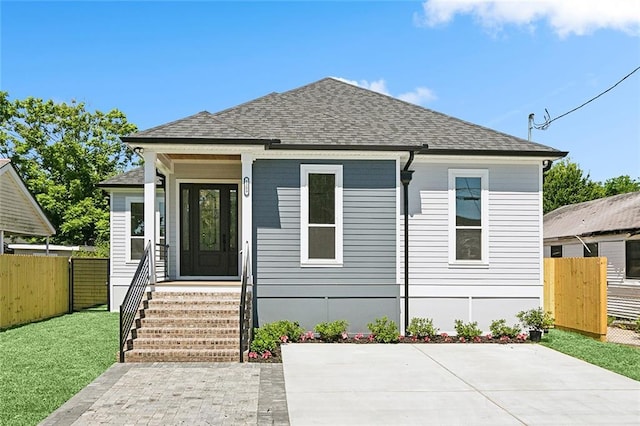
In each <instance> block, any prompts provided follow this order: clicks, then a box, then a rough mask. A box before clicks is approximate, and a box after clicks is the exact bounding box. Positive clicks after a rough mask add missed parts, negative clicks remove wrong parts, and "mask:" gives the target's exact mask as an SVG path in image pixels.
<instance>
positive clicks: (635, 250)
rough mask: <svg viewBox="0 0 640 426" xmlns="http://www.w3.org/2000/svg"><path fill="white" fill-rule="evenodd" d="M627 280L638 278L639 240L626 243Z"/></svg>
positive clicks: (639, 269)
mask: <svg viewBox="0 0 640 426" xmlns="http://www.w3.org/2000/svg"><path fill="white" fill-rule="evenodd" d="M626 248H627V250H626V256H627V278H640V240H634V241H627V242H626Z"/></svg>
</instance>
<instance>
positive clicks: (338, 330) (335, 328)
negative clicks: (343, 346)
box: [314, 320, 349, 342]
mask: <svg viewBox="0 0 640 426" xmlns="http://www.w3.org/2000/svg"><path fill="white" fill-rule="evenodd" d="M348 326H349V323H348V322H347V321H345V320H336V321H332V322H321V323H320V324H317V325H316V326H315V327H314V330H315V331H316V332H317V333H318V334H319V335H320V340H323V341H325V342H336V341H338V340H340V339H341V338H342V333H346V332H347V327H348Z"/></svg>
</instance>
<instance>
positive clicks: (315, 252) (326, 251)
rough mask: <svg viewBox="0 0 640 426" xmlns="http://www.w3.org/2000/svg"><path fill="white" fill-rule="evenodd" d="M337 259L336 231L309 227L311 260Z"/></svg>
mask: <svg viewBox="0 0 640 426" xmlns="http://www.w3.org/2000/svg"><path fill="white" fill-rule="evenodd" d="M335 258H336V229H335V228H334V227H322V228H318V227H312V226H310V227H309V259H335Z"/></svg>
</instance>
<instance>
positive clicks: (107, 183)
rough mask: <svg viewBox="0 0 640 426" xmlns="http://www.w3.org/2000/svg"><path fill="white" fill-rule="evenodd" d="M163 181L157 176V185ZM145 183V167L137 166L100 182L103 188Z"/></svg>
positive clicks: (135, 185) (136, 185)
mask: <svg viewBox="0 0 640 426" xmlns="http://www.w3.org/2000/svg"><path fill="white" fill-rule="evenodd" d="M160 183H161V179H160V178H159V177H156V185H159V184H160ZM143 185H144V167H136V168H135V169H131V170H129V171H127V172H124V173H121V174H119V175H116V176H114V177H112V178H110V179H106V180H103V181H102V182H100V183H99V184H98V186H99V187H101V188H112V187H113V188H116V187H118V188H122V187H141V186H143Z"/></svg>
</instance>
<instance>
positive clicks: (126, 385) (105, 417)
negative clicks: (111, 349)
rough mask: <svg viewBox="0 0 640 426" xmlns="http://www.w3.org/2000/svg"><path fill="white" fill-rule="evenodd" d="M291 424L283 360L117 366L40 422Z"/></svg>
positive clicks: (83, 423) (47, 423) (62, 423)
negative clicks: (279, 362) (250, 362)
mask: <svg viewBox="0 0 640 426" xmlns="http://www.w3.org/2000/svg"><path fill="white" fill-rule="evenodd" d="M99 424H109V425H140V424H144V425H255V424H258V425H272V424H276V425H288V424H289V416H288V413H287V402H286V395H285V390H284V378H283V374H282V364H248V363H245V364H238V363H152V364H136V363H131V364H115V365H113V366H111V367H110V368H109V369H108V370H107V371H106V372H105V373H104V374H102V375H101V376H100V377H99V378H98V379H96V380H95V381H94V382H92V383H91V384H90V385H89V386H87V387H86V388H85V389H83V390H82V391H80V392H79V393H78V394H77V395H75V396H74V397H73V398H71V399H70V400H69V401H67V402H66V403H65V404H64V405H63V406H62V407H60V408H59V409H58V410H56V411H55V412H54V413H53V414H51V416H49V417H48V418H47V419H45V420H44V421H43V422H42V423H41V425H99Z"/></svg>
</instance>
